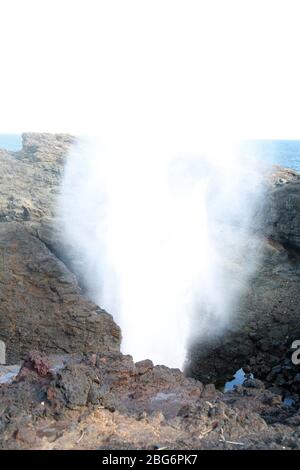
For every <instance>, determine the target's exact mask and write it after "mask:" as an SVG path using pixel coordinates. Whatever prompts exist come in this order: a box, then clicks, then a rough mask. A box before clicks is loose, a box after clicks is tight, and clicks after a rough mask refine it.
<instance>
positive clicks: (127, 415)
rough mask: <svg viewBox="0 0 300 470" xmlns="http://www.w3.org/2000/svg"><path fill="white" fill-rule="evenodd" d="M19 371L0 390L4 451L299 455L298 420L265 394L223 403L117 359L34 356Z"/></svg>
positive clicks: (172, 374) (229, 397)
mask: <svg viewBox="0 0 300 470" xmlns="http://www.w3.org/2000/svg"><path fill="white" fill-rule="evenodd" d="M62 363H63V365H62ZM41 364H42V365H43V364H47V365H48V366H49V365H50V368H49V373H47V374H45V369H44V367H42V368H41V367H40V366H41ZM22 370H23V373H22V374H19V376H18V377H17V378H16V380H15V381H14V382H12V383H11V384H6V385H2V386H1V385H0V403H1V405H0V447H1V448H5V449H24V448H26V449H114V448H117V449H128V448H135V449H155V448H162V447H166V448H167V449H178V448H179V449H208V448H213V449H253V448H257V447H259V448H264V449H268V448H271V449H282V448H287V449H288V448H300V435H299V430H298V425H299V410H298V409H297V408H295V407H294V408H293V409H289V408H287V407H285V406H284V404H283V403H282V402H281V400H280V398H279V400H278V396H277V395H275V394H274V393H272V392H270V391H268V390H264V389H263V388H261V387H258V388H257V387H251V388H244V387H239V389H238V390H237V391H236V392H231V393H226V394H222V393H220V392H217V391H216V390H215V388H214V386H213V385H208V386H206V387H204V386H203V385H202V384H201V383H200V382H197V381H195V380H193V379H188V378H185V377H184V376H183V375H182V374H181V372H180V371H178V370H177V369H169V368H167V367H163V366H155V367H153V365H151V364H150V363H147V365H146V364H145V363H144V365H143V367H141V363H137V364H134V362H133V361H132V358H131V357H130V356H124V355H122V354H120V353H117V352H114V353H113V352H110V353H107V354H106V353H101V354H91V355H85V356H82V355H77V356H67V355H65V356H62V357H59V358H55V357H49V358H45V357H44V356H41V355H39V354H38V353H37V352H34V353H31V354H30V355H29V356H28V357H27V358H26V361H25V363H24V365H23V366H22V368H21V371H22ZM26 370H27V371H28V373H26ZM27 431H28V435H27Z"/></svg>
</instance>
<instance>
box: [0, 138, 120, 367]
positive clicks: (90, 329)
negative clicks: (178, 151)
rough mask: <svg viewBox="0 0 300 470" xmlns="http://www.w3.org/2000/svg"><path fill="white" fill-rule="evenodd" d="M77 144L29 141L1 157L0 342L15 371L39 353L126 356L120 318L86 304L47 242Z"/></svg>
mask: <svg viewBox="0 0 300 470" xmlns="http://www.w3.org/2000/svg"><path fill="white" fill-rule="evenodd" d="M72 142H74V138H73V137H72V136H68V135H64V134H62V135H51V134H24V135H23V148H22V150H21V151H20V152H7V151H0V167H1V172H0V339H1V340H3V341H4V342H5V344H6V349H7V361H8V363H9V364H12V363H15V362H19V361H20V359H22V357H24V355H25V354H26V353H27V352H28V351H29V350H30V349H32V347H35V348H38V349H39V350H41V351H44V352H48V353H54V352H65V353H67V352H74V351H76V352H86V351H95V352H97V351H103V350H108V349H112V350H118V349H119V345H120V337H121V334H120V329H119V327H118V326H117V325H116V324H115V323H114V321H113V319H112V317H111V316H110V315H109V314H108V313H106V312H104V311H103V310H101V309H100V308H99V307H97V306H96V305H95V304H93V303H92V302H90V301H89V300H88V299H87V298H85V297H84V295H83V294H82V291H81V289H80V287H79V286H78V282H77V280H76V277H75V276H74V274H72V273H71V272H70V271H69V270H68V268H67V267H66V266H65V264H64V263H63V262H62V261H61V260H59V259H58V258H57V257H56V255H55V253H54V252H51V251H50V250H49V247H48V246H46V245H45V243H44V241H43V240H42V239H41V237H40V233H45V230H44V231H43V230H42V229H41V227H44V226H45V225H47V226H48V227H52V220H53V216H54V212H55V198H56V195H57V194H58V190H59V185H60V181H61V176H62V171H63V162H64V158H65V157H66V154H67V151H68V148H69V146H70V145H71V144H72ZM50 230H51V229H50Z"/></svg>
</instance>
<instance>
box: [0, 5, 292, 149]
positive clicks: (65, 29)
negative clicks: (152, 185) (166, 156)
mask: <svg viewBox="0 0 300 470" xmlns="http://www.w3.org/2000/svg"><path fill="white" fill-rule="evenodd" d="M299 13H300V2H299V0H295V1H293V0H259V1H257V0H226V1H224V0H221V1H219V0H204V1H201V0H197V1H193V0H180V1H178V0H126V1H124V0H120V1H118V0H106V1H101V0H42V1H41V0H26V1H24V0H0V21H1V24H0V67H1V73H0V132H1V133H8V132H11V133H18V132H23V131H48V132H71V133H74V134H101V133H103V134H105V135H106V134H107V135H110V137H112V138H114V137H115V136H119V135H121V134H122V133H123V134H124V136H125V135H127V134H128V135H132V134H134V133H136V134H139V135H140V136H145V138H149V135H151V133H152V132H153V133H154V134H155V133H156V135H160V134H164V135H167V136H168V137H169V138H170V139H175V140H176V139H177V140H178V141H180V138H182V140H183V141H188V140H191V141H192V140H193V139H194V138H196V137H195V136H197V135H199V132H200V133H201V134H202V135H205V136H206V137H207V138H211V137H213V136H216V135H218V136H222V135H228V134H230V135H232V136H234V137H237V138H247V139H248V138H250V139H251V138H286V139H289V138H296V139H297V138H300V61H299V45H300V28H299V17H300V16H299ZM179 135H180V136H182V137H179Z"/></svg>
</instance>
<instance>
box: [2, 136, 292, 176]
mask: <svg viewBox="0 0 300 470" xmlns="http://www.w3.org/2000/svg"><path fill="white" fill-rule="evenodd" d="M241 144H242V147H241V148H242V149H243V148H245V149H248V148H249V147H250V148H251V152H252V153H253V154H255V156H256V157H257V158H258V159H260V160H261V161H263V162H268V163H270V164H277V165H280V166H283V167H286V168H291V169H293V170H296V171H299V172H300V140H252V141H244V142H242V143H241ZM249 144H250V146H249ZM0 149H5V150H9V151H12V152H18V151H19V150H21V149H22V135H21V134H0ZM246 151H247V150H246Z"/></svg>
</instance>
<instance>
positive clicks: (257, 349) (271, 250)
mask: <svg viewBox="0 0 300 470" xmlns="http://www.w3.org/2000/svg"><path fill="white" fill-rule="evenodd" d="M266 184H267V194H266V201H265V205H264V209H263V221H264V223H263V225H262V228H261V227H260V231H259V233H258V235H257V236H259V237H260V239H261V243H262V259H261V262H260V265H259V267H258V270H257V271H256V272H255V276H254V277H253V279H252V281H251V283H250V285H249V286H248V288H247V291H246V292H245V295H244V297H243V299H242V302H241V303H240V305H238V308H237V311H236V312H234V314H233V321H232V323H231V324H230V325H228V328H227V330H226V331H225V332H224V334H223V335H222V336H221V337H214V336H213V332H212V336H211V338H209V339H208V340H207V341H202V343H201V344H195V345H194V347H193V348H192V349H191V352H190V362H189V365H188V373H189V374H191V375H192V376H194V377H198V378H199V379H200V380H203V381H204V382H210V381H213V382H217V381H220V382H222V381H223V382H224V377H225V378H226V377H230V375H231V374H233V373H234V372H235V371H237V370H238V369H240V368H241V367H243V368H245V369H246V370H251V371H252V372H253V373H254V374H255V375H256V376H257V377H260V378H263V379H264V378H265V377H266V376H267V375H268V374H269V372H270V369H271V368H273V367H275V366H276V365H278V364H279V363H280V361H281V360H282V358H283V357H284V356H285V355H288V354H289V356H290V357H291V354H292V352H291V349H290V348H291V345H292V342H293V341H294V340H295V339H298V338H299V339H300V309H299V306H300V289H299V285H300V256H299V251H298V247H299V240H300V239H299V234H300V215H299V214H300V211H299V209H300V175H299V174H297V173H296V172H294V171H292V170H286V169H282V168H276V167H275V169H274V172H273V174H272V175H271V176H270V179H269V180H268V181H267V182H266ZM260 216H261V214H260Z"/></svg>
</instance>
